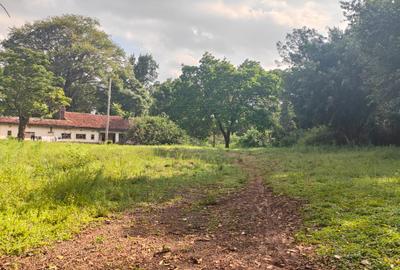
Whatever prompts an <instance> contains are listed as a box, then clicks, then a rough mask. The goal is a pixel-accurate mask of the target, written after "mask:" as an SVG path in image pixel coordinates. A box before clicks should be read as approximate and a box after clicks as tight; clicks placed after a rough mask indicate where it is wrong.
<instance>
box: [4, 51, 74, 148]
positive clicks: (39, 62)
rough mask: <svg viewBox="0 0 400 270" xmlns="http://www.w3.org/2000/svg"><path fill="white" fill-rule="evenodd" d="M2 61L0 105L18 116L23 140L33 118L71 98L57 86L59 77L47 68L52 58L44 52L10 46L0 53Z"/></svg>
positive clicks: (58, 106)
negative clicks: (11, 48) (47, 56)
mask: <svg viewBox="0 0 400 270" xmlns="http://www.w3.org/2000/svg"><path fill="white" fill-rule="evenodd" d="M0 62H1V65H2V66H3V70H2V74H1V77H0V85H1V90H0V92H1V93H2V98H0V107H3V108H4V110H5V113H6V114H8V115H18V118H19V126H18V139H20V140H23V139H24V138H25V128H26V126H27V124H28V122H29V119H30V117H32V116H44V115H49V114H51V113H52V112H54V111H55V110H58V109H59V108H60V107H61V106H65V105H68V102H69V99H68V98H66V97H65V96H64V92H63V89H62V88H60V87H57V86H55V85H57V84H59V83H60V80H59V79H58V78H57V77H55V76H54V74H53V73H52V72H50V71H48V70H47V67H48V66H49V61H48V59H47V58H46V56H45V55H44V54H42V53H39V52H35V51H33V50H30V49H26V48H15V49H14V50H10V49H7V50H5V51H3V52H1V53H0Z"/></svg>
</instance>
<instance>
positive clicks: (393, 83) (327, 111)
mask: <svg viewBox="0 0 400 270" xmlns="http://www.w3.org/2000/svg"><path fill="white" fill-rule="evenodd" d="M341 4H342V7H343V9H344V11H345V14H346V17H347V20H348V23H349V25H348V27H347V29H346V30H345V31H341V30H339V29H336V28H333V29H330V30H329V33H328V36H323V35H321V34H319V33H318V32H317V31H315V30H313V29H308V28H305V27H304V28H301V29H295V30H293V32H292V33H290V34H288V35H287V37H286V40H285V41H284V42H279V43H278V50H279V52H280V54H281V56H282V59H283V61H284V62H285V63H286V64H289V66H290V68H289V69H288V70H287V71H286V72H285V73H284V78H285V79H284V81H285V83H284V87H285V91H286V92H287V93H288V95H285V96H284V100H288V101H290V102H291V103H292V104H293V107H294V111H295V113H296V120H297V122H298V123H297V124H298V126H299V127H300V128H303V129H309V128H312V127H316V126H321V125H325V126H328V127H329V128H331V129H333V130H334V131H335V136H336V141H338V142H340V143H343V144H369V143H373V144H385V145H388V144H396V145H400V139H399V136H398V134H399V132H400V114H399V111H400V110H399V109H400V96H399V91H398V89H399V87H400V83H399V82H400V72H399V69H398V67H399V65H400V56H399V55H400V46H399V44H400V41H399V40H400V32H399V31H398V29H399V27H400V23H399V20H398V18H399V16H400V2H399V1H392V0H379V1H375V0H349V1H341Z"/></svg>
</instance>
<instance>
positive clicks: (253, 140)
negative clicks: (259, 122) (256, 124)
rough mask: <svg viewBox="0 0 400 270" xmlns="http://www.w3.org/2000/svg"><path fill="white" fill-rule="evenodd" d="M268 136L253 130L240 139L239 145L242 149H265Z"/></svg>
mask: <svg viewBox="0 0 400 270" xmlns="http://www.w3.org/2000/svg"><path fill="white" fill-rule="evenodd" d="M266 140H267V136H266V134H265V133H263V132H260V131H258V130H257V129H255V128H251V129H249V130H247V131H246V133H244V134H243V136H241V137H240V138H239V145H240V146H242V147H264V146H265V144H266Z"/></svg>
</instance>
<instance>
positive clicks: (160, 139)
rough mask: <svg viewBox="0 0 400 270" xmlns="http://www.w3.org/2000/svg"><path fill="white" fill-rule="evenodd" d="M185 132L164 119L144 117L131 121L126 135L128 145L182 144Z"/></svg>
mask: <svg viewBox="0 0 400 270" xmlns="http://www.w3.org/2000/svg"><path fill="white" fill-rule="evenodd" d="M184 139H185V132H184V131H183V130H182V129H181V128H179V127H178V126H177V125H176V124H175V123H174V122H173V121H171V120H169V119H168V118H166V117H158V116H144V117H137V118H134V119H133V120H132V124H131V127H130V129H129V131H128V134H127V143H128V144H138V145H163V144H182V143H183V142H184Z"/></svg>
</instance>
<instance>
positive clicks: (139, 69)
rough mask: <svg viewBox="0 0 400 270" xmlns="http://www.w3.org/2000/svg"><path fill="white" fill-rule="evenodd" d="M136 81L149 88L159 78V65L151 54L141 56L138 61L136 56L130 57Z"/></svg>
mask: <svg viewBox="0 0 400 270" xmlns="http://www.w3.org/2000/svg"><path fill="white" fill-rule="evenodd" d="M130 62H131V63H132V65H133V69H134V73H135V77H136V79H137V80H138V81H139V82H141V83H142V84H143V85H144V86H145V87H149V86H150V85H151V84H152V83H154V82H155V80H157V78H158V64H157V62H156V61H155V60H154V58H153V56H152V55H151V54H143V55H142V54H141V55H139V57H138V58H137V59H136V58H135V56H134V55H132V56H131V57H130Z"/></svg>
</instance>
